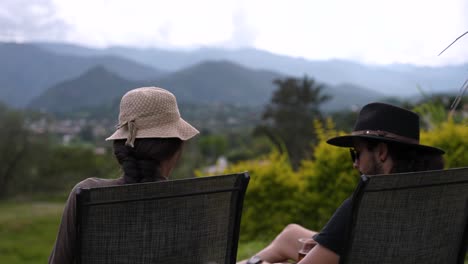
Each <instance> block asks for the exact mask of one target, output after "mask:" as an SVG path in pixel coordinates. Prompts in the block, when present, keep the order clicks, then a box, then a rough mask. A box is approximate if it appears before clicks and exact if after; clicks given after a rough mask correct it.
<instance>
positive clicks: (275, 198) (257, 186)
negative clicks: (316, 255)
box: [226, 152, 307, 240]
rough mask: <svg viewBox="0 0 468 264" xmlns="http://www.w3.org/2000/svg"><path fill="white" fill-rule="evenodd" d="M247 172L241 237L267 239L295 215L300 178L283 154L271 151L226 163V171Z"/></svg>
mask: <svg viewBox="0 0 468 264" xmlns="http://www.w3.org/2000/svg"><path fill="white" fill-rule="evenodd" d="M240 171H248V172H249V173H250V176H251V178H250V182H249V187H248V190H247V194H246V197H245V201H244V211H243V214H242V223H241V239H242V240H249V239H257V238H271V237H273V236H274V235H275V234H277V233H278V232H280V231H281V229H282V228H283V227H284V226H285V225H287V224H289V223H291V222H294V220H295V218H296V217H297V215H298V214H299V207H298V205H299V204H300V203H307V201H304V200H302V193H303V189H304V188H303V187H304V181H303V180H302V179H301V178H299V177H298V175H297V174H296V173H295V172H293V170H292V169H291V166H290V163H289V161H288V157H287V156H286V155H284V154H283V155H282V154H279V153H278V152H273V153H271V154H269V155H268V156H266V157H262V158H259V159H257V160H250V161H245V162H240V163H238V164H235V165H233V166H230V167H229V168H228V170H227V171H226V173H231V172H240Z"/></svg>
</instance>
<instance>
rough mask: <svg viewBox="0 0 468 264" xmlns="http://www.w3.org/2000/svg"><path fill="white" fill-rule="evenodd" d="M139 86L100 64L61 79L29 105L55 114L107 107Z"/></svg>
mask: <svg viewBox="0 0 468 264" xmlns="http://www.w3.org/2000/svg"><path fill="white" fill-rule="evenodd" d="M137 86H140V84H139V83H137V82H135V81H128V80H125V79H123V78H121V77H119V76H118V75H116V74H114V73H111V72H110V71H108V70H107V69H105V68H104V67H102V66H98V67H95V68H92V69H90V70H89V71H87V72H85V73H84V74H83V75H81V76H79V77H78V78H76V79H73V80H69V81H64V82H61V83H59V84H57V85H55V86H53V87H51V88H49V89H47V90H46V91H45V92H44V93H42V94H41V95H40V96H38V97H36V98H34V99H33V100H32V101H31V103H30V104H29V106H28V108H32V109H38V110H43V111H47V112H54V113H66V112H72V111H80V110H82V109H87V108H93V107H96V106H104V107H107V106H108V105H109V104H111V103H112V101H113V100H115V98H119V97H122V95H123V94H125V92H127V91H128V90H130V89H132V88H134V87H137Z"/></svg>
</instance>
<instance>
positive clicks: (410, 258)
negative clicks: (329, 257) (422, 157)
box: [340, 168, 468, 264]
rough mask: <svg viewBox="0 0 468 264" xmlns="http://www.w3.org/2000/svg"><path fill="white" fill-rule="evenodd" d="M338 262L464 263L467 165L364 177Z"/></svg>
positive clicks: (467, 200)
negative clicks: (345, 246)
mask: <svg viewBox="0 0 468 264" xmlns="http://www.w3.org/2000/svg"><path fill="white" fill-rule="evenodd" d="M354 195H355V196H354V203H353V220H352V224H351V228H350V239H349V241H348V246H347V250H346V253H345V254H344V255H343V256H342V257H341V259H340V263H360V264H365V263H398V264H405V263H424V264H431V263H443V264H451V263H463V261H464V258H465V255H466V249H467V236H468V228H467V220H468V168H460V169H449V170H438V171H426V172H417V173H404V174H393V175H377V176H367V177H366V176H363V177H362V180H361V182H360V185H359V187H358V188H357V190H356V191H355V194H354Z"/></svg>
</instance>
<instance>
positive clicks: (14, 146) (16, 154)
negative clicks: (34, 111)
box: [0, 104, 28, 198]
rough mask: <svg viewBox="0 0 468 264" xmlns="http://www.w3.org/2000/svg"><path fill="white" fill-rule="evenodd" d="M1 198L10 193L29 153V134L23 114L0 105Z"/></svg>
mask: <svg viewBox="0 0 468 264" xmlns="http://www.w3.org/2000/svg"><path fill="white" fill-rule="evenodd" d="M0 123H1V124H2V129H0V160H1V161H2V166H0V198H5V197H6V196H7V195H8V193H9V191H10V190H9V187H10V183H11V182H12V180H13V179H14V177H15V175H16V174H17V173H18V170H20V169H21V163H22V162H23V161H24V159H25V156H26V155H27V151H28V132H27V130H26V129H25V128H24V118H23V115H22V113H21V112H19V111H15V110H11V109H9V108H7V107H6V106H5V105H3V104H0Z"/></svg>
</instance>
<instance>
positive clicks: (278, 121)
mask: <svg viewBox="0 0 468 264" xmlns="http://www.w3.org/2000/svg"><path fill="white" fill-rule="evenodd" d="M274 83H275V84H276V85H277V86H278V89H277V90H276V91H275V92H274V93H273V97H272V99H271V102H270V103H269V104H268V105H267V106H266V109H265V111H264V113H263V116H262V119H263V122H262V124H261V125H260V126H258V127H257V128H256V130H255V133H256V134H257V135H258V134H264V135H267V136H268V137H269V138H270V140H271V141H272V142H273V143H274V144H275V145H276V146H277V147H278V149H280V150H284V148H285V150H286V151H287V154H288V156H289V159H290V162H291V165H292V166H293V168H294V169H297V168H298V167H299V165H300V161H301V160H302V159H304V158H310V153H311V146H314V145H315V144H316V143H317V142H316V141H317V139H316V135H315V133H314V127H313V121H314V120H315V119H319V120H321V119H322V113H321V112H320V106H321V105H322V104H323V103H325V102H326V101H328V100H330V99H331V97H330V96H329V95H324V94H323V89H324V85H322V84H318V83H317V82H315V81H314V80H313V79H309V78H308V77H307V76H304V78H302V79H296V78H286V79H284V80H275V81H274ZM283 146H284V148H283Z"/></svg>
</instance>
